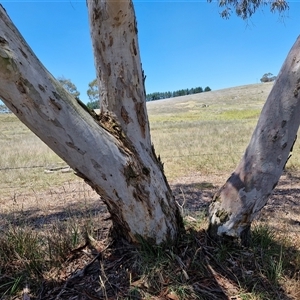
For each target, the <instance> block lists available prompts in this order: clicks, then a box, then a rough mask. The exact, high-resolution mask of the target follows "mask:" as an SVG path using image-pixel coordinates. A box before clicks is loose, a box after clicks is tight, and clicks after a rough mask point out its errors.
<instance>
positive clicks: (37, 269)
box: [0, 83, 300, 300]
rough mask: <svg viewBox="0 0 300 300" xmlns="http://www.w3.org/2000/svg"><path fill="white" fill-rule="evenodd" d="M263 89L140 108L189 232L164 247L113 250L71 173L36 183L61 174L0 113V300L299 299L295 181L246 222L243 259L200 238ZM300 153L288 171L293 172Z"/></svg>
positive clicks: (103, 222) (34, 141) (103, 218)
mask: <svg viewBox="0 0 300 300" xmlns="http://www.w3.org/2000/svg"><path fill="white" fill-rule="evenodd" d="M271 87H272V83H266V84H254V85H247V86H241V87H236V88H230V89H224V90H219V91H213V92H207V93H201V94H197V95H191V96H184V97H178V98H174V99H168V100H159V101H155V102H149V103H147V106H148V111H149V119H150V126H151V135H152V139H153V142H154V145H155V148H156V152H157V154H159V155H160V156H161V159H162V161H163V162H164V167H165V172H166V175H167V177H168V178H169V179H170V182H171V188H172V191H173V194H174V197H175V200H176V201H177V203H178V204H179V205H180V207H181V208H180V210H181V212H182V215H183V217H184V222H185V228H186V232H185V233H183V234H182V235H181V236H180V238H179V239H178V241H177V242H176V245H173V246H170V245H167V247H166V248H164V246H162V245H160V246H153V245H149V244H146V243H143V242H141V245H140V248H134V247H133V246H132V245H128V244H121V245H119V244H111V241H110V239H109V238H108V230H109V228H110V218H109V214H108V213H107V210H106V207H105V205H104V203H103V202H102V201H100V199H99V196H98V195H97V194H96V193H95V192H94V191H92V190H91V189H90V188H89V187H88V186H87V185H86V184H84V183H82V181H79V180H78V178H77V177H76V176H75V175H74V174H72V173H62V172H60V171H56V172H52V173H51V172H50V173H49V172H45V169H49V168H51V167H60V166H64V165H65V163H64V162H63V161H62V160H61V159H60V158H59V157H57V155H55V154H54V153H53V151H51V150H50V149H49V148H48V147H47V146H46V145H45V144H44V143H43V142H41V141H40V140H39V139H38V138H37V137H36V136H35V135H34V134H33V133H32V132H30V131H29V130H28V129H27V128H26V127H25V126H24V125H23V124H21V123H20V122H19V121H18V120H17V118H16V117H15V116H14V115H10V114H2V115H1V114H0V149H1V155H0V299H3V300H4V299H5V300H12V299H29V298H28V295H30V299H49V300H52V299H53V300H54V299H79V298H78V297H80V299H81V298H82V299H116V300H118V299H120V300H121V299H124V300H125V299H128V300H130V299H149V300H150V299H151V300H158V299H162V300H163V299H165V300H196V299H205V300H215V299H224V300H225V299H232V300H233V299H236V300H242V299H243V300H269V299H284V300H296V299H300V298H299V297H300V292H299V291H300V275H299V274H300V251H299V249H300V248H299V247H300V246H299V245H300V241H299V230H300V229H299V224H300V217H299V216H300V205H299V195H298V194H299V185H300V177H297V176H294V175H295V174H296V173H295V174H288V175H284V176H283V180H282V181H281V182H280V184H279V186H278V187H277V188H276V190H275V192H274V194H273V195H272V196H271V198H270V203H269V204H268V205H266V207H265V208H264V209H263V211H262V213H261V216H260V219H259V220H258V221H255V222H254V224H253V228H252V235H253V238H252V241H251V245H250V247H249V248H244V247H242V246H240V245H238V244H236V243H235V244H231V243H229V244H225V243H222V244H218V243H216V242H215V241H212V240H211V239H210V238H209V237H208V236H207V233H206V231H205V229H206V228H207V218H206V216H207V207H208V204H209V203H210V201H211V199H212V195H213V193H214V191H215V190H216V189H217V186H218V185H219V184H222V183H224V180H225V179H226V178H227V176H228V175H229V174H230V172H231V171H232V170H233V169H234V167H235V166H236V164H237V163H238V161H239V159H240V158H241V155H242V154H243V152H244V150H245V148H246V146H247V144H248V142H249V139H250V137H251V133H252V131H253V129H254V128H255V125H256V122H257V119H258V117H259V114H260V111H261V108H262V106H263V104H264V102H265V100H266V98H267V96H268V94H269V92H270V89H271ZM299 150H300V149H299V143H297V144H296V145H295V149H294V153H295V154H294V155H293V157H292V159H291V160H290V161H289V166H288V167H289V168H294V169H299V167H300V166H299V158H300V151H299ZM297 153H298V154H297ZM195 175H200V176H197V177H196V176H195ZM296 175H297V174H296ZM288 176H291V178H288ZM187 177H188V178H189V179H188V180H187V181H184V180H183V179H184V178H187ZM200 177H201V180H199V178H200ZM203 180H205V181H204V182H203ZM206 180H208V181H207V182H206ZM216 181H217V182H216ZM216 183H217V184H216ZM27 286H28V287H29V290H28V289H27ZM25 287H26V288H25ZM23 288H25V289H24V290H23ZM22 291H23V292H24V293H25V294H26V295H27V298H25V296H24V294H23V296H22Z"/></svg>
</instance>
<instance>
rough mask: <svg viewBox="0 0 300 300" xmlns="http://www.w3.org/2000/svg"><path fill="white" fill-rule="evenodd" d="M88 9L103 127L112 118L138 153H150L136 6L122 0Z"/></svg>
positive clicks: (91, 4) (97, 3)
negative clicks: (107, 119)
mask: <svg viewBox="0 0 300 300" xmlns="http://www.w3.org/2000/svg"><path fill="white" fill-rule="evenodd" d="M87 5H88V12H89V23H90V29H91V37H92V42H93V50H94V58H95V66H96V71H97V79H98V83H99V91H100V99H101V102H100V111H101V120H102V123H103V124H105V120H106V118H107V117H109V118H113V119H114V120H116V122H118V125H119V126H120V127H121V128H122V131H123V132H124V134H125V135H126V136H127V137H128V138H129V140H130V141H131V143H132V144H134V147H135V148H136V149H137V150H138V151H140V152H143V151H145V150H146V151H150V149H151V140H150V129H149V122H148V115H147V109H146V95H145V86H144V80H145V78H144V75H143V71H142V68H141V59H140V51H139V44H138V37H137V32H138V30H137V24H136V18H135V13H134V8H133V4H132V2H131V1H130V0H126V1H121V0H119V1H87Z"/></svg>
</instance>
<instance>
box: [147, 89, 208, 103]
mask: <svg viewBox="0 0 300 300" xmlns="http://www.w3.org/2000/svg"><path fill="white" fill-rule="evenodd" d="M209 91H211V88H210V87H209V86H207V87H206V88H205V89H204V90H203V88H202V87H196V88H191V89H182V90H178V91H174V92H155V93H151V94H147V96H146V101H154V100H162V99H167V98H173V97H179V96H185V95H192V94H198V93H202V92H209Z"/></svg>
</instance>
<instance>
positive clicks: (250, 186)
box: [209, 37, 300, 243]
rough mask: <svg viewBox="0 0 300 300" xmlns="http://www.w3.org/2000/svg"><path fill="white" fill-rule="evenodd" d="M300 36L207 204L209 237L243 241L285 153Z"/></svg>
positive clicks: (299, 78) (294, 107) (297, 104)
mask: <svg viewBox="0 0 300 300" xmlns="http://www.w3.org/2000/svg"><path fill="white" fill-rule="evenodd" d="M299 90H300V37H298V39H297V41H296V43H295V44H294V46H293V47H292V49H291V50H290V53H289V54H288V56H287V58H286V60H285V62H284V64H283V66H282V68H281V71H280V73H279V75H278V77H277V79H276V82H275V84H274V87H273V89H272V91H271V93H270V95H269V97H268V99H267V101H266V103H265V105H264V107H263V110H262V112H261V115H260V118H259V120H258V124H257V126H256V128H255V131H254V133H253V135H252V138H251V140H250V143H249V145H248V147H247V149H246V152H245V154H244V156H243V158H242V160H241V162H240V163H239V165H238V166H237V168H236V169H235V171H234V172H233V174H232V175H231V176H230V178H229V179H228V180H227V182H226V183H225V184H224V186H223V187H222V188H221V189H220V190H219V191H218V192H217V193H216V195H215V196H214V198H213V202H212V204H211V205H210V211H209V216H210V227H209V231H210V234H211V235H212V236H213V237H216V238H217V237H220V236H231V237H238V238H242V241H243V242H244V243H247V240H248V238H249V236H248V232H249V228H250V225H251V222H252V221H253V220H254V219H255V218H256V217H257V216H258V214H259V212H260V210H261V209H262V208H263V207H264V206H265V204H266V202H267V200H268V197H269V196H270V195H271V193H272V191H273V189H274V188H275V186H276V185H277V182H278V180H279V178H280V176H281V174H282V171H283V169H284V167H285V164H286V162H287V160H288V158H289V157H290V152H291V151H292V147H293V145H294V142H295V139H296V134H297V131H298V128H299V124H300V118H299V116H300V95H299V94H298V91H299Z"/></svg>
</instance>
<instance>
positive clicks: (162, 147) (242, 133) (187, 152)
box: [148, 83, 272, 179]
mask: <svg viewBox="0 0 300 300" xmlns="http://www.w3.org/2000/svg"><path fill="white" fill-rule="evenodd" d="M271 87H272V83H266V84H253V85H246V86H240V87H235V88H229V89H224V90H218V91H212V92H208V93H201V94H196V95H191V96H184V97H178V98H174V99H168V100H160V101H155V102H150V103H148V111H149V118H150V124H151V134H152V138H153V142H154V145H155V148H156V151H157V153H159V154H160V155H161V158H162V160H163V161H164V162H165V169H166V174H167V176H169V178H171V179H174V178H176V177H178V176H183V175H187V174H189V173H191V172H200V173H201V174H204V175H205V174H210V175H211V174H214V173H217V174H223V173H228V172H230V171H232V170H233V168H234V167H235V166H236V164H237V163H238V161H239V159H240V157H241V155H242V154H243V152H244V150H245V148H246V146H247V144H248V142H249V139H250V137H251V134H252V132H253V130H254V128H255V125H256V122H257V120H258V117H259V115H260V111H261V109H262V106H263V104H264V102H265V100H266V99H267V96H268V95H269V92H270V90H271Z"/></svg>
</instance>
